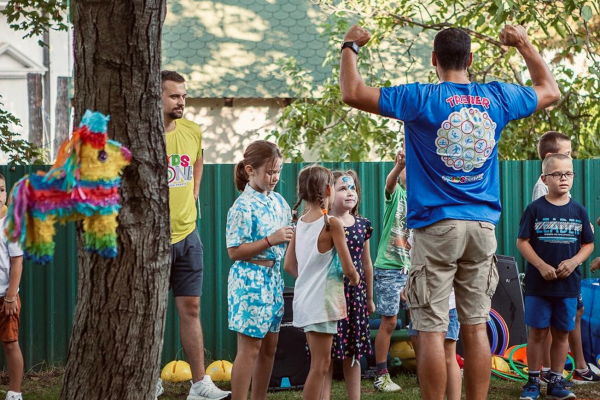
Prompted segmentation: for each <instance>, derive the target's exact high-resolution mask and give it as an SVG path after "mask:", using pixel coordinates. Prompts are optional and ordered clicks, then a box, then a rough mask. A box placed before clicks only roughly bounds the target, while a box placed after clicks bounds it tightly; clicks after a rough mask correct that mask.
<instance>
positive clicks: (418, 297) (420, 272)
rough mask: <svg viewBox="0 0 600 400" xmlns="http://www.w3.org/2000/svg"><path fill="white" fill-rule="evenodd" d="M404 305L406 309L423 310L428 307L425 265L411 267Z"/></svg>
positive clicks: (428, 294)
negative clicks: (406, 306)
mask: <svg viewBox="0 0 600 400" xmlns="http://www.w3.org/2000/svg"><path fill="white" fill-rule="evenodd" d="M405 290H406V293H405V295H406V303H407V304H408V308H409V309H412V308H424V307H428V306H429V296H430V293H429V286H428V285H427V271H426V270H425V265H414V264H413V265H412V266H411V267H410V272H409V274H408V282H407V283H406V289H405Z"/></svg>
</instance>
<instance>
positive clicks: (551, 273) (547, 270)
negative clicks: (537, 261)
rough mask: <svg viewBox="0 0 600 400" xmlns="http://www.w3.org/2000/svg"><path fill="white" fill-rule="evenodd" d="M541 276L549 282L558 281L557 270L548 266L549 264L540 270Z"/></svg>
mask: <svg viewBox="0 0 600 400" xmlns="http://www.w3.org/2000/svg"><path fill="white" fill-rule="evenodd" d="M539 270H540V274H542V278H544V279H545V280H547V281H552V280H554V279H556V271H557V270H556V269H554V268H553V267H552V266H550V265H548V264H544V265H542V266H541V267H540V268H539Z"/></svg>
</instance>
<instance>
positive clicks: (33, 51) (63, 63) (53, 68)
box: [0, 2, 73, 164]
mask: <svg viewBox="0 0 600 400" xmlns="http://www.w3.org/2000/svg"><path fill="white" fill-rule="evenodd" d="M2 3H3V2H0V9H3V6H2ZM24 35H25V32H23V31H14V30H12V29H11V28H10V26H9V24H8V22H7V21H6V17H5V16H3V15H0V44H1V43H9V44H10V45H12V46H13V47H14V48H16V49H17V50H18V51H20V52H21V53H22V54H24V55H26V56H27V57H28V58H30V59H31V60H32V61H34V62H36V63H37V64H39V65H43V64H44V50H43V48H42V47H41V46H40V45H39V44H38V40H41V39H42V37H41V36H34V37H31V38H27V39H23V36H24ZM71 48H72V37H71V32H57V31H50V65H49V67H48V72H47V73H49V74H50V109H49V110H43V115H44V116H45V117H46V118H49V120H50V134H49V135H48V136H49V138H50V142H48V143H44V147H45V148H47V149H48V150H49V151H50V154H51V151H52V149H53V145H54V143H53V139H54V137H55V135H54V126H55V121H54V119H55V116H54V110H55V104H56V88H57V78H58V77H70V76H71V74H72V71H73V67H72V66H73V56H72V50H71ZM0 61H1V60H0ZM9 62H10V63H14V62H15V61H14V59H13V60H9V56H8V55H6V54H5V55H4V61H3V65H0V69H3V68H2V67H4V68H5V69H7V65H8V63H9ZM18 64H20V63H18ZM18 64H17V66H18ZM21 69H23V67H22V66H21ZM11 70H12V68H11ZM0 95H2V99H0V101H1V102H3V103H4V106H2V108H3V109H4V110H7V111H9V112H11V113H12V114H14V115H15V116H16V117H17V118H19V119H20V120H21V125H22V126H15V127H13V128H14V129H13V131H14V132H16V133H19V134H20V135H21V137H22V138H23V139H28V138H29V104H28V100H27V99H28V92H27V76H26V75H25V76H23V77H18V78H14V77H8V78H7V77H1V76H0ZM6 161H7V156H6V154H3V153H2V152H0V164H4V163H6Z"/></svg>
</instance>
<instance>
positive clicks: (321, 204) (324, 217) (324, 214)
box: [317, 188, 333, 231]
mask: <svg viewBox="0 0 600 400" xmlns="http://www.w3.org/2000/svg"><path fill="white" fill-rule="evenodd" d="M332 190H333V188H332ZM317 200H318V201H319V207H321V212H322V213H323V219H325V230H326V231H328V230H329V228H330V227H331V223H330V222H329V214H328V213H327V209H326V208H325V202H324V201H323V194H321V193H318V194H317Z"/></svg>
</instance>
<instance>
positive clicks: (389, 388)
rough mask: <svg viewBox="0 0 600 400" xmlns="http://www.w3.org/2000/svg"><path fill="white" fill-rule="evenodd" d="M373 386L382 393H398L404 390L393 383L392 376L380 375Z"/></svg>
mask: <svg viewBox="0 0 600 400" xmlns="http://www.w3.org/2000/svg"><path fill="white" fill-rule="evenodd" d="M373 386H375V389H377V390H379V391H380V392H398V391H400V390H402V388H401V387H400V386H398V385H397V384H395V383H394V381H392V378H391V377H390V374H385V375H380V376H378V377H377V378H375V382H373Z"/></svg>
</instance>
